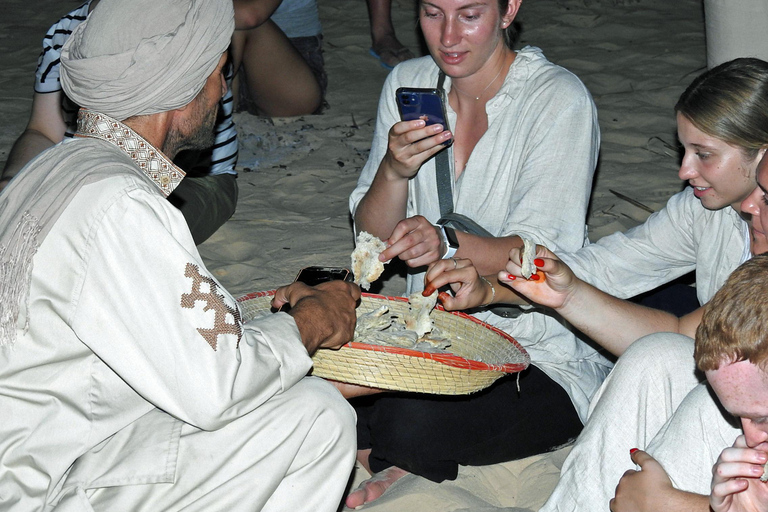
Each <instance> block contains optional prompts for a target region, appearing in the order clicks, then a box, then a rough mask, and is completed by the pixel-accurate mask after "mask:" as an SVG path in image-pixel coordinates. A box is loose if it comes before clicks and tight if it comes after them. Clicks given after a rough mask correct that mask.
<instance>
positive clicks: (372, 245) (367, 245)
mask: <svg viewBox="0 0 768 512" xmlns="http://www.w3.org/2000/svg"><path fill="white" fill-rule="evenodd" d="M386 248H387V245H386V244H385V243H384V242H382V241H381V240H379V239H378V238H376V237H375V236H373V235H372V234H370V233H367V232H365V231H361V232H360V234H359V235H357V241H356V242H355V250H354V251H352V273H353V274H354V275H355V283H356V284H357V285H359V286H360V288H363V289H365V290H367V289H369V288H370V287H371V283H372V282H374V281H376V280H377V279H378V278H379V277H380V276H381V274H382V272H384V262H381V261H379V254H381V253H382V251H384V250H385V249H386ZM386 263H389V262H386Z"/></svg>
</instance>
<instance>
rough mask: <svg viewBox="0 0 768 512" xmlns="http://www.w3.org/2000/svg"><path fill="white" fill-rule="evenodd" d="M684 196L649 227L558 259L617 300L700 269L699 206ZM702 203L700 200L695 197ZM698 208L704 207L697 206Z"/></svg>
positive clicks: (676, 197) (647, 224) (655, 216)
mask: <svg viewBox="0 0 768 512" xmlns="http://www.w3.org/2000/svg"><path fill="white" fill-rule="evenodd" d="M688 193H689V192H680V193H678V194H676V195H674V196H672V197H671V198H670V200H669V201H668V202H667V205H666V207H665V208H663V209H662V210H660V211H658V212H656V213H654V214H652V215H651V216H650V217H649V218H648V220H646V221H645V223H643V224H641V225H639V226H637V227H634V228H632V229H630V230H629V231H627V232H626V233H614V234H612V235H609V236H607V237H604V238H601V239H600V240H598V241H597V242H596V243H594V244H591V245H588V246H587V247H585V248H583V249H580V250H579V251H577V252H575V253H571V254H560V255H558V256H559V257H560V258H561V259H562V260H563V261H565V262H566V263H567V264H568V265H569V266H570V267H571V269H573V271H574V273H575V274H576V275H577V276H579V277H580V278H581V279H583V280H585V281H587V282H588V283H590V284H592V285H594V286H596V287H598V288H600V289H601V290H603V291H605V292H607V293H610V294H611V295H614V296H616V297H620V298H627V297H632V296H635V295H637V294H639V293H642V292H645V291H648V290H651V289H653V288H655V287H657V286H659V285H662V284H664V283H667V282H669V281H672V280H674V279H676V278H677V277H680V276H682V275H685V274H687V273H688V272H690V271H692V270H694V269H695V268H696V254H697V251H698V248H697V247H696V244H695V241H694V231H695V229H697V228H698V226H697V224H703V223H698V222H697V219H696V218H695V213H694V211H693V208H695V207H696V206H697V205H696V204H694V203H693V202H692V201H691V200H689V199H688V198H686V194H688ZM693 201H696V203H698V200H697V199H695V198H693ZM699 208H700V206H699Z"/></svg>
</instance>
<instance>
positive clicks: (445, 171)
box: [435, 71, 453, 217]
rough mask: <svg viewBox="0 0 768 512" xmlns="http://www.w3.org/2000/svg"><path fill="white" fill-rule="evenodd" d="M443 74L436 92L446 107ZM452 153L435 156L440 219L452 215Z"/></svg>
mask: <svg viewBox="0 0 768 512" xmlns="http://www.w3.org/2000/svg"><path fill="white" fill-rule="evenodd" d="M444 83H445V73H443V72H442V71H440V74H439V75H438V77H437V90H438V91H439V92H440V99H441V100H443V105H448V99H447V98H446V97H445V89H444V88H443V84H444ZM452 154H453V153H452V152H451V148H450V147H448V148H445V149H444V150H442V151H440V152H439V153H438V154H437V155H435V169H436V180H437V197H438V200H439V202H440V217H445V216H446V215H448V214H450V213H453V188H452V186H451V181H452V180H451V162H450V160H449V159H448V158H449V157H450V156H451V155H452Z"/></svg>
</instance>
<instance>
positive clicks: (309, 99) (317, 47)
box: [231, 0, 328, 117]
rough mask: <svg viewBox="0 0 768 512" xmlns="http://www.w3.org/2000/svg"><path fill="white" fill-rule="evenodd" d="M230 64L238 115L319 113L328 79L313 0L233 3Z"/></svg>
mask: <svg viewBox="0 0 768 512" xmlns="http://www.w3.org/2000/svg"><path fill="white" fill-rule="evenodd" d="M233 1H234V6H235V34H234V35H233V37H232V50H231V51H232V62H233V66H234V70H235V74H236V77H235V81H234V82H233V84H234V88H235V91H236V94H235V102H236V110H237V111H238V112H241V111H245V112H249V113H251V114H255V115H262V116H269V117H285V116H299V115H305V114H316V113H320V112H321V111H322V109H323V105H324V102H325V91H326V89H327V87H328V77H327V75H326V73H325V65H324V62H323V47H322V45H323V33H322V32H323V31H322V26H321V25H320V17H319V15H318V12H317V3H316V1H315V0H233Z"/></svg>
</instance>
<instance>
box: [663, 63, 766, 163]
mask: <svg viewBox="0 0 768 512" xmlns="http://www.w3.org/2000/svg"><path fill="white" fill-rule="evenodd" d="M675 112H678V113H680V114H682V115H684V116H685V117H686V118H687V119H688V120H689V121H690V122H691V123H693V125H694V126H695V127H696V128H698V129H699V130H701V131H702V132H704V133H706V134H708V135H710V136H712V137H715V138H717V139H720V140H722V141H724V142H726V143H728V144H730V145H732V146H736V147H738V148H741V150H742V152H743V153H744V156H745V157H747V158H750V159H752V158H755V157H756V156H757V152H758V151H759V150H760V149H761V148H763V147H765V146H766V144H768V62H765V61H763V60H760V59H753V58H744V59H734V60H731V61H728V62H725V63H723V64H720V65H719V66H717V67H714V68H712V69H711V70H709V71H707V72H705V73H703V74H701V75H699V76H698V77H696V79H695V80H694V81H693V82H692V83H691V85H689V86H688V88H687V89H686V90H685V92H683V94H682V95H681V96H680V99H679V100H678V102H677V104H676V105H675Z"/></svg>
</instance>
